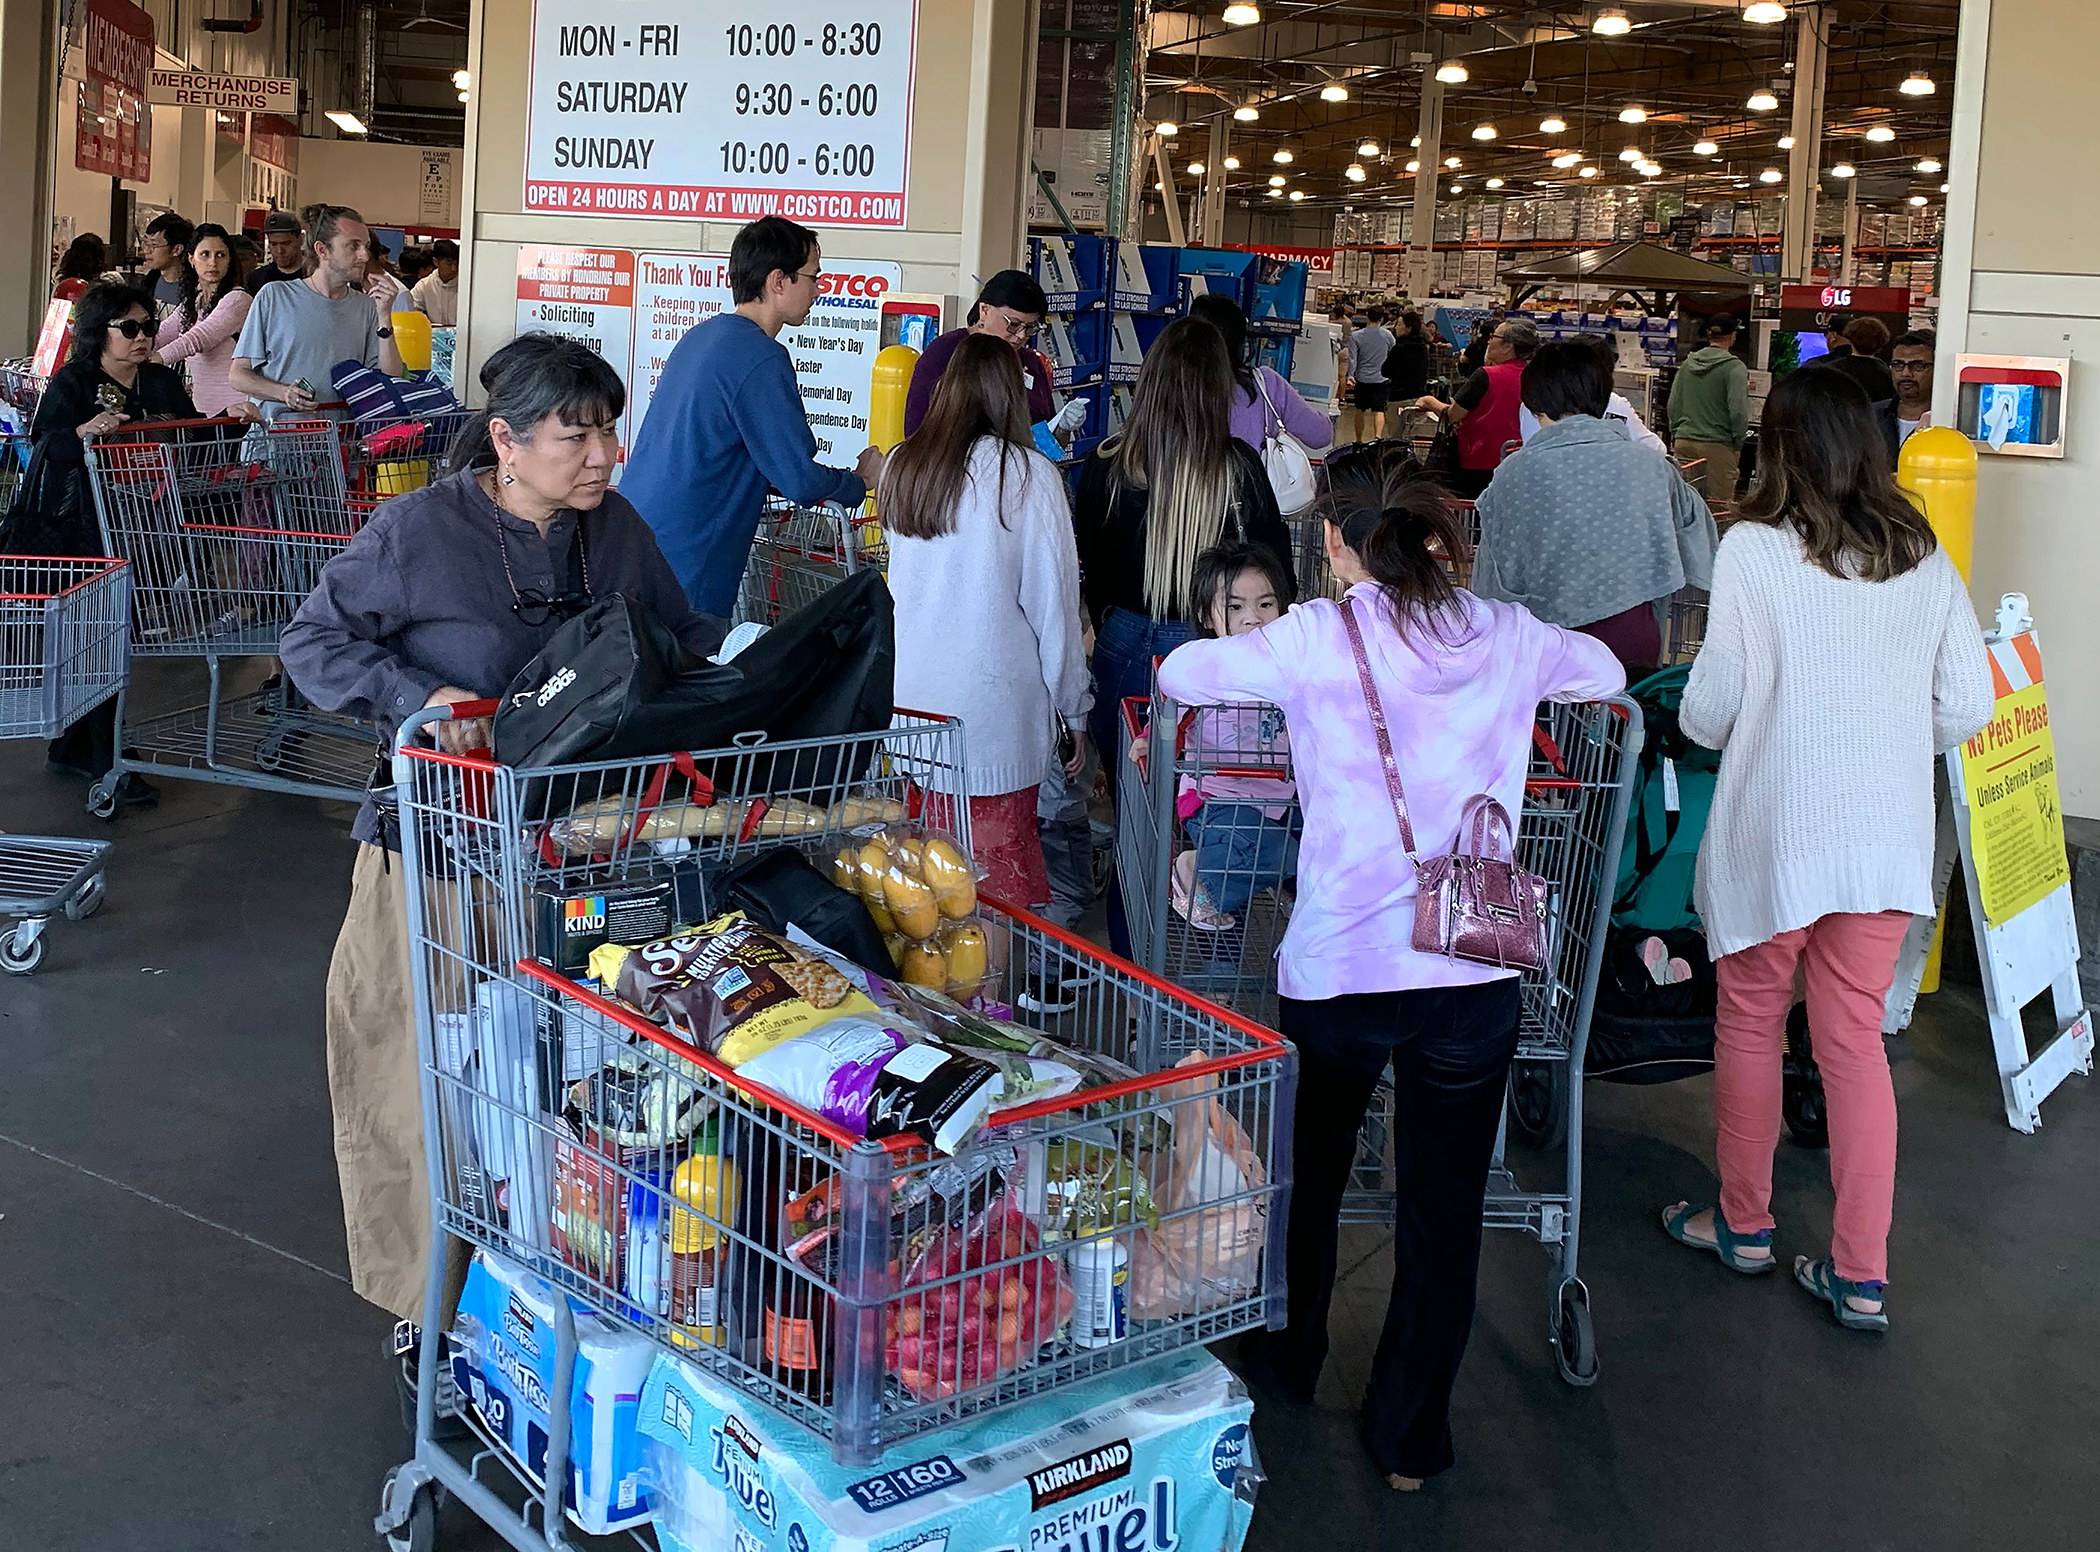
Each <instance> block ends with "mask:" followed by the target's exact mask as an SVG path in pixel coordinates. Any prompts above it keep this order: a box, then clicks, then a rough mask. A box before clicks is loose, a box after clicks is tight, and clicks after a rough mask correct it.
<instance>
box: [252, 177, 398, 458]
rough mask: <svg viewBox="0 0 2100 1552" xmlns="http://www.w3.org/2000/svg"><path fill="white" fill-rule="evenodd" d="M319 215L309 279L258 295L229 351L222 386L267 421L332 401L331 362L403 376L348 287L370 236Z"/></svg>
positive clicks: (375, 323) (354, 220) (340, 216)
mask: <svg viewBox="0 0 2100 1552" xmlns="http://www.w3.org/2000/svg"><path fill="white" fill-rule="evenodd" d="M320 209H321V213H320V214H319V215H317V216H316V217H315V219H314V224H313V234H312V247H313V257H314V268H313V273H312V274H310V275H308V276H306V277H305V278H304V279H303V280H286V281H280V282H279V283H277V284H276V285H271V286H264V287H263V288H262V290H260V291H258V292H257V293H256V294H255V302H254V305H253V306H251V307H250V308H249V310H248V321H247V322H246V323H245V324H243V325H242V326H241V337H240V339H239V340H238V341H237V342H236V343H235V345H234V347H233V368H232V370H231V372H229V373H228V380H229V381H230V382H231V383H232V385H233V386H234V387H235V388H237V389H239V390H240V391H241V392H242V393H245V394H247V395H248V396H249V397H250V398H252V399H254V400H255V402H256V403H258V404H260V405H261V406H262V407H263V413H264V414H265V415H267V416H268V417H269V418H270V419H272V420H275V419H276V418H277V417H278V416H280V415H282V414H284V413H285V412H287V411H295V412H305V411H311V410H312V409H313V407H314V406H315V405H316V404H330V403H334V402H336V401H337V400H338V399H340V397H341V396H340V395H339V394H338V393H337V392H336V391H335V384H334V379H333V374H334V371H335V367H336V364H337V363H338V362H342V361H356V362H358V363H360V364H361V365H364V366H368V367H376V368H377V369H378V370H380V371H382V372H384V373H386V374H387V375H388V376H389V377H400V376H403V375H404V373H403V371H402V367H401V352H400V351H399V350H398V349H396V348H395V345H394V341H393V330H392V329H391V328H388V327H383V326H381V325H380V323H379V320H378V317H377V315H376V314H375V313H374V312H373V310H372V304H371V302H370V300H369V299H368V298H367V297H366V296H365V294H364V293H363V292H362V291H354V290H352V289H351V287H350V282H351V280H352V279H353V278H357V279H362V278H363V276H364V272H365V263H366V260H367V258H368V256H369V254H370V252H371V248H370V244H371V232H370V231H369V229H368V228H367V227H366V226H365V223H364V222H363V221H362V220H360V219H359V218H358V215H357V212H356V211H354V210H351V209H348V208H347V207H345V206H341V205H324V206H322V207H320Z"/></svg>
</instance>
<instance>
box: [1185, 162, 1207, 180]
mask: <svg viewBox="0 0 2100 1552" xmlns="http://www.w3.org/2000/svg"><path fill="white" fill-rule="evenodd" d="M1188 175H1189V176H1190V177H1191V178H1200V177H1202V176H1203V164H1202V163H1201V162H1190V163H1189V165H1188Z"/></svg>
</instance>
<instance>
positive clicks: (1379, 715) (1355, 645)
mask: <svg viewBox="0 0 2100 1552" xmlns="http://www.w3.org/2000/svg"><path fill="white" fill-rule="evenodd" d="M1342 624H1343V625H1344V626H1346V627H1347V628H1348V631H1349V650H1350V651H1351V652H1352V653H1354V654H1355V655H1356V678H1357V682H1358V683H1360V684H1361V685H1362V686H1363V690H1364V707H1365V709H1366V710H1368V711H1369V712H1370V713H1371V731H1372V732H1373V733H1374V734H1376V735H1377V737H1378V759H1379V763H1380V764H1382V765H1383V766H1384V767H1385V790H1386V795H1387V796H1388V797H1390V798H1391V799H1392V800H1393V817H1394V818H1395V819H1397V820H1399V821H1400V844H1401V845H1402V846H1403V847H1405V848H1406V849H1407V858H1408V861H1410V862H1414V861H1416V860H1417V859H1416V857H1415V827H1414V825H1413V823H1412V822H1410V821H1409V819H1408V817H1407V794H1406V793H1405V792H1403V791H1402V790H1401V788H1400V764H1399V762H1398V761H1397V760H1395V759H1394V758H1393V737H1392V734H1391V733H1390V732H1388V731H1387V729H1386V725H1385V708H1384V707H1383V706H1382V705H1380V704H1379V700H1378V686H1377V684H1376V683H1375V682H1374V681H1373V680H1372V678H1371V658H1370V655H1369V654H1368V653H1367V652H1365V651H1364V633H1363V629H1362V627H1361V626H1359V625H1358V624H1357V623H1356V602H1355V600H1354V599H1349V598H1345V599H1343V600H1342Z"/></svg>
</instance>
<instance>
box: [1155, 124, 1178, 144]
mask: <svg viewBox="0 0 2100 1552" xmlns="http://www.w3.org/2000/svg"><path fill="white" fill-rule="evenodd" d="M1152 127H1153V128H1154V129H1155V130H1157V131H1158V132H1159V138H1160V139H1162V140H1172V139H1173V138H1174V137H1175V136H1176V135H1178V134H1180V133H1181V126H1180V125H1179V124H1177V123H1175V122H1174V121H1173V120H1172V119H1161V120H1160V121H1159V122H1158V123H1157V124H1155V125H1153V126H1152Z"/></svg>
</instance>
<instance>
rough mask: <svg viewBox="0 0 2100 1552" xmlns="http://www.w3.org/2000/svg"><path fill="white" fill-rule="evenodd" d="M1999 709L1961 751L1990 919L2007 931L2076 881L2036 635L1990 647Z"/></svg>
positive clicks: (1980, 885) (1972, 841)
mask: <svg viewBox="0 0 2100 1552" xmlns="http://www.w3.org/2000/svg"><path fill="white" fill-rule="evenodd" d="M1989 650H1990V656H1991V678H1992V680H1993V682H1994V685H1995V688H1996V690H1997V704H1996V706H1995V708H1994V709H1993V710H1992V712H1991V720H1990V723H1989V724H1988V725H1987V726H1986V727H1985V728H1984V729H1983V731H1982V732H1980V733H1978V734H1977V735H1976V736H1975V737H1974V738H1971V739H1970V740H1969V741H1968V742H1967V743H1965V744H1963V745H1962V747H1961V751H1960V764H1961V777H1962V781H1961V785H1962V793H1963V796H1964V798H1965V799H1966V801H1967V803H1968V806H1969V849H1970V852H1971V854H1972V856H1973V857H1974V859H1975V863H1976V884H1977V893H1978V894H1979V895H1980V896H1981V897H1982V907H1983V917H1984V920H1985V921H1986V922H1987V923H1988V924H1989V925H1991V926H1993V927H2002V926H2003V925H2004V924H2005V923H2007V922H2009V921H2011V920H2012V919H2013V918H2014V917H2015V916H2018V915H2019V914H2020V913H2021V912H2022V911H2024V910H2026V909H2027V908H2028V907H2030V906H2032V905H2035V904H2037V903H2039V902H2040V901H2042V900H2045V899H2047V898H2048V897H2049V896H2050V895H2051V894H2054V893H2055V892H2056V891H2057V890H2058V889H2060V888H2062V887H2063V886H2064V885H2065V884H2066V883H2068V882H2070V877H2071V873H2070V865H2069V863H2068V861H2067V860H2066V856H2065V852H2064V821H2063V810H2062V809H2061V807H2060V806H2059V804H2058V799H2057V789H2056V739H2055V735H2054V734H2053V733H2052V732H2051V730H2050V726H2049V695H2048V690H2047V688H2046V687H2045V686H2044V684H2043V682H2042V654H2041V649H2040V648H2039V647H2037V646H2036V645H2035V639H2034V633H2033V631H2031V630H2028V631H2022V632H2021V633H2019V634H2018V635H2014V636H2010V637H2006V638H2003V639H1999V640H1994V641H1992V642H1991V644H1990V649H1989Z"/></svg>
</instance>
